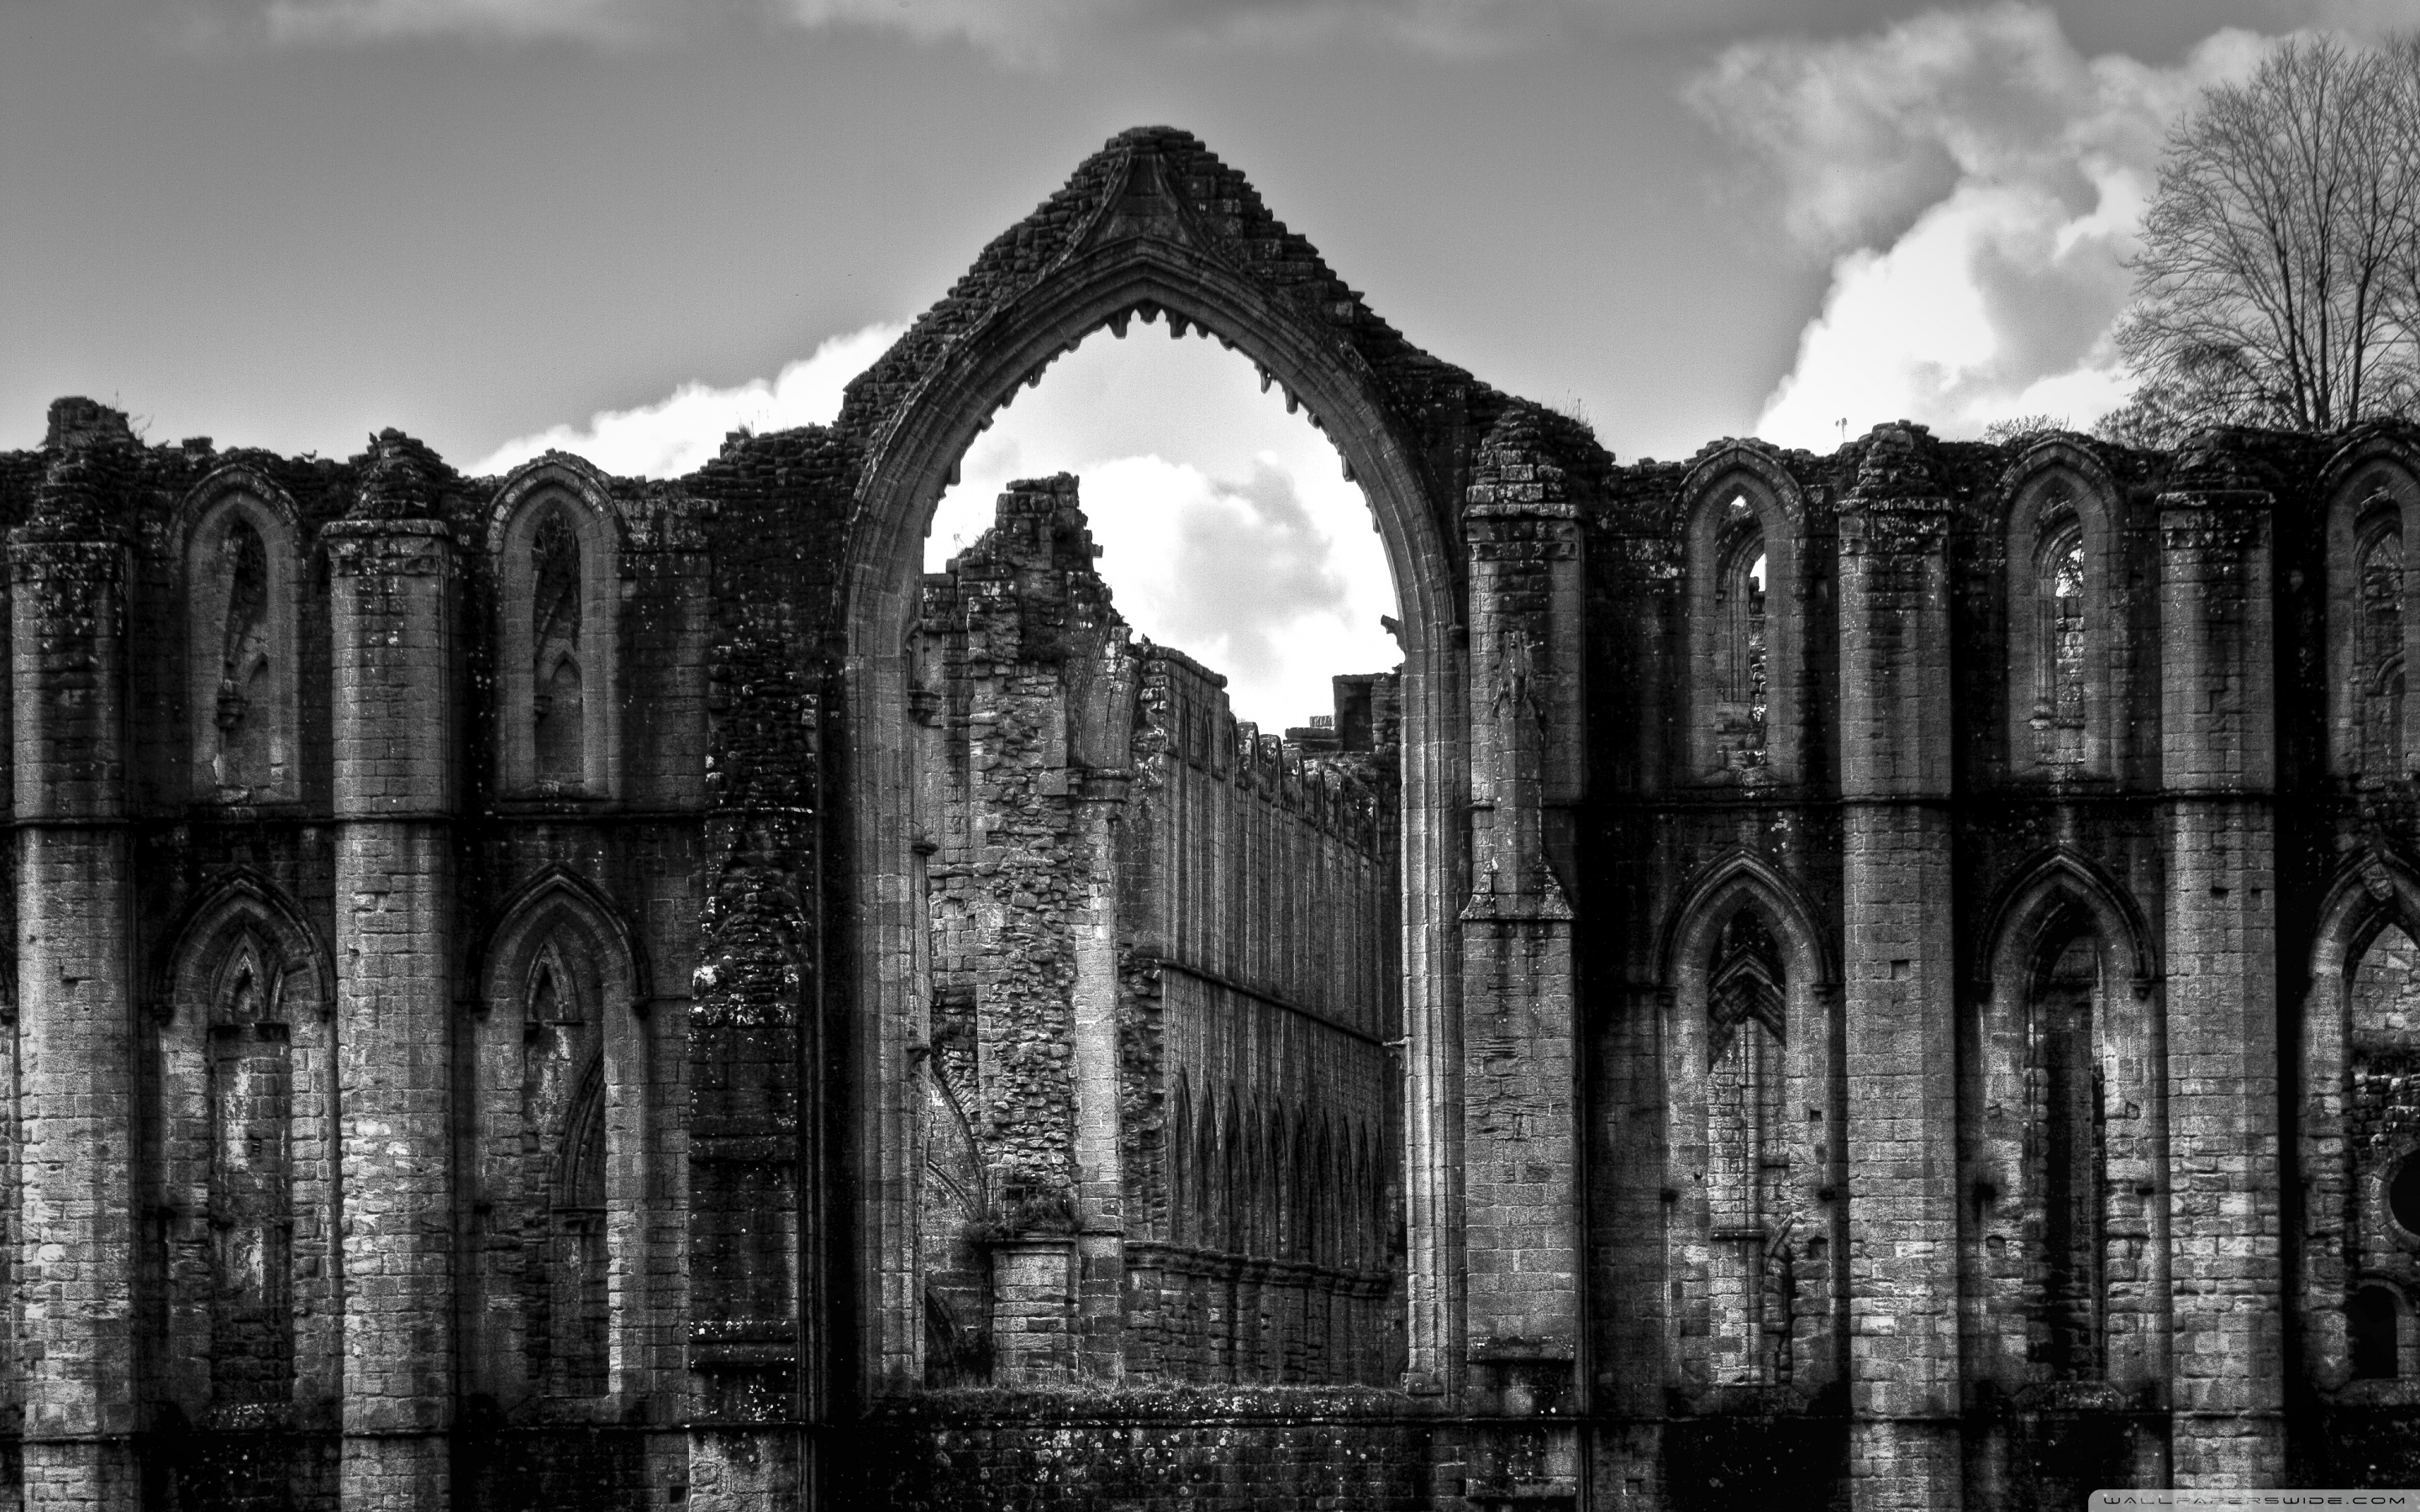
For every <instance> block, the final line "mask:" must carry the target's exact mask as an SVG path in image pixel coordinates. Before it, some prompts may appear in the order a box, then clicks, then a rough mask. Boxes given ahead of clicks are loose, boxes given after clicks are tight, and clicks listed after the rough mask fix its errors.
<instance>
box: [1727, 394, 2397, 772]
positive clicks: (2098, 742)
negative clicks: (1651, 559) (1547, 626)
mask: <svg viewBox="0 0 2420 1512" xmlns="http://www.w3.org/2000/svg"><path fill="white" fill-rule="evenodd" d="M2334 471H2335V474H2336V475H2337V476H2339V477H2340V478H2341V479H2342V480H2343V481H2341V482H2340V483H2339V484H2338V485H2337V486H2336V487H2335V494H2334V501H2333V502H2332V503H2331V505H2330V508H2329V517H2330V520H2331V526H2330V531H2331V540H2330V548H2329V558H2328V561H2329V571H2330V574H2331V577H2332V580H2334V581H2335V582H2336V583H2338V584H2339V585H2341V588H2340V591H2339V592H2337V593H2336V594H2334V595H2333V596H2332V598H2331V600H2330V605H2329V610H2328V612H2329V616H2330V619H2331V622H2332V624H2333V625H2336V626H2337V633H2336V634H2335V635H2334V636H2333V638H2332V640H2331V645H2332V647H2333V650H2332V655H2331V659H2330V668H2331V687H2332V688H2333V689H2334V692H2333V694H2332V705H2333V708H2334V711H2335V712H2334V716H2333V724H2334V726H2335V769H2336V770H2338V771H2339V772H2342V773H2344V774H2346V775H2365V774H2366V775H2388V776H2401V775H2403V774H2404V769H2405V765H2406V762H2407V753H2406V750H2405V745H2406V741H2405V735H2404V729H2403V722H2404V717H2403V702H2404V694H2403V688H2404V672H2403V664H2404V657H2405V648H2404V637H2405V629H2404V626H2405V624H2406V621H2407V618H2408V617H2407V616H2406V615H2405V613H2404V610H2403V595H2404V583H2403V558H2402V550H2403V548H2402V515H2403V511H2404V510H2405V509H2406V508H2407V507H2411V506H2414V505H2420V478H2415V475H2414V472H2413V471H2412V469H2411V468H2409V467H2407V466H2406V465H2405V464H2404V462H2403V461H2402V460H2401V459H2400V457H2399V456H2398V455H2395V454H2392V453H2378V454H2370V455H2356V456H2355V457H2354V458H2353V459H2352V460H2350V462H2348V463H2346V464H2344V465H2342V466H2340V467H2338V468H2336V469H2335V470H2334ZM2004 487H2005V490H2006V492H2007V494H2008V496H2009V511H2008V516H2007V523H2006V527H2005V529H2006V553H2007V562H2008V567H2007V571H2008V601H2007V602H2008V631H2009V641H2008V647H2009V650H2008V682H2007V701H2006V710H2007V712H2006V731H2007V734H2006V742H2007V746H2006V748H2007V750H2008V756H2009V769H2010V770H2011V772H2012V773H2017V774H2025V773H2031V774H2034V775H2039V776H2045V777H2054V778H2076V777H2090V776H2102V775H2106V773H2107V770H2108V766H2109V763H2110V760H2111V758H2112V754H2113V751H2112V747H2113V744H2114V737H2113V731H2112V728H2111V725H2112V719H2113V717H2114V712H2115V704H2116V702H2118V698H2119V693H2118V690H2117V689H2115V688H2113V687H2111V679H2112V676H2113V671H2112V662H2113V657H2112V655H2111V653H2112V650H2113V649H2114V648H2113V645H2112V638H2113V637H2115V636H2118V635H2121V634H2122V633H2123V627H2122V626H2120V625H2118V609H2117V605H2116V596H2115V592H2114V585H2115V582H2116V580H2117V578H2118V571H2117V564H2116V563H2115V561H2114V557H2115V553H2116V551H2117V549H2118V532H2117V523H2118V501H2117V492H2116V489H2115V486H2114V485H2112V484H2111V483H2110V481H2109V480H2108V478H2107V476H2106V474H2105V473H2103V472H2102V470H2101V468H2100V466H2099V465H2098V463H2096V462H2094V461H2093V460H2092V458H2091V457H2090V456H2089V455H2088V454H2086V453H2084V452H2082V451H2081V450H2079V449H2077V448H2075V447H2073V446H2071V445H2069V444H2067V443H2059V442H2054V443H2048V444H2047V445H2046V446H2044V447H2042V448H2038V449H2037V451H2036V452H2035V453H2034V454H2031V455H2028V456H2027V457H2026V458H2025V459H2024V460H2023V461H2021V462H2020V463H2019V464H2018V466H2017V467H2016V468H2015V469H2014V470H2012V471H2011V475H2010V477H2009V480H2007V482H2006V483H2005V484H2004ZM1682 501H1683V503H1682V510H1683V518H1684V519H1685V520H1686V521H1687V530H1686V563H1685V571H1686V578H1687V582H1688V584H1689V587H1688V600H1687V624H1688V634H1689V640H1690V644H1689V663H1690V666H1689V673H1690V675H1689V685H1690V697H1689V702H1688V710H1689V718H1690V726H1691V737H1690V746H1689V753H1688V754H1689V760H1690V762H1691V764H1692V767H1693V769H1694V771H1695V772H1696V773H1697V774H1698V776H1699V778H1700V779H1712V780H1717V781H1724V780H1728V781H1738V782H1743V783H1748V784H1754V783H1758V782H1764V781H1788V780H1792V779H1795V778H1797V777H1798V776H1799V775H1800V772H1801V768H1802V765H1803V763H1802V756H1803V752H1802V751H1801V750H1800V748H1799V747H1800V744H1801V742H1802V740H1803V728H1802V726H1803V716H1804V712H1805V711H1804V710H1803V709H1802V708H1800V707H1799V702H1800V700H1799V697H1798V694H1799V688H1800V685H1801V683H1802V682H1803V679H1804V667H1805V662H1806V640H1807V627H1806V625H1805V621H1804V613H1803V610H1802V609H1800V608H1799V607H1798V606H1799V603H1800V601H1801V600H1802V598H1803V596H1804V592H1805V586H1806V585H1805V583H1804V582H1803V581H1802V580H1801V573H1800V571H1799V567H1798V557H1799V555H1800V551H1801V548H1802V545H1803V541H1804V539H1805V534H1806V528H1805V522H1806V509H1805V505H1804V502H1803V501H1802V499H1801V497H1800V492H1799V489H1798V486H1797V485H1796V484H1795V482H1794V481H1793V480H1792V478H1791V477H1790V475H1789V473H1788V472H1787V471H1784V470H1783V469H1782V468H1781V467H1780V466H1779V465H1778V464H1777V463H1776V462H1775V461H1773V460H1772V459H1771V458H1769V457H1767V456H1766V455H1764V454H1763V453H1762V452H1761V450H1760V449H1758V448H1755V447H1753V446H1750V445H1746V444H1740V445H1735V446H1734V447H1732V448H1730V450H1729V451H1727V452H1726V453H1725V454H1723V455H1720V456H1717V457H1716V458H1714V459H1713V460H1712V461H1710V462H1709V463H1708V464H1707V465H1706V466H1705V467H1702V468H1701V469H1700V470H1699V475H1698V477H1697V478H1696V479H1693V480H1692V481H1691V482H1690V483H1689V484H1687V485H1685V486H1684V488H1683V495H1682Z"/></svg>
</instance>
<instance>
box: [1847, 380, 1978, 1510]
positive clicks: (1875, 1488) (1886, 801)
mask: <svg viewBox="0 0 2420 1512" xmlns="http://www.w3.org/2000/svg"><path fill="white" fill-rule="evenodd" d="M1932 487H1933V485H1932V484H1931V480H1930V479H1929V478H1928V477H1927V476H1926V475H1925V471H1924V458H1923V457H1922V456H1921V455H1920V454H1919V452H1918V442H1917V438H1916V437H1915V436H1914V435H1912V434H1911V433H1909V432H1906V431H1894V430H1892V429H1890V428H1888V427H1885V429H1884V430H1883V431H1882V432H1880V433H1879V434H1878V435H1877V437H1876V438H1875V439H1874V441H1873V443H1872V447H1871V450H1870V451H1869V454H1868V455H1867V458H1866V461H1865V463H1864V466H1863V468H1862V469H1861V470H1860V471H1859V473H1858V476H1857V479H1856V485H1855V487H1854V490H1853V492H1852V493H1851V494H1850V496H1849V497H1848V498H1847V499H1846V500H1844V501H1843V502H1842V507H1841V512H1840V789H1841V794H1840V797H1841V803H1842V805H1843V807H1844V808H1845V809H1846V810H1847V813H1846V825H1845V829H1846V833H1845V835H1844V837H1843V841H1842V845H1843V851H1844V855H1843V857H1842V866H1843V874H1842V881H1841V899H1842V903H1841V908H1842V914H1843V916H1844V917H1843V920H1842V924H1843V927H1842V940H1843V944H1844V949H1843V955H1842V975H1843V978H1844V981H1845V996H1846V1007H1847V1028H1848V1074H1849V1079H1850V1082H1851V1084H1852V1085H1853V1086H1854V1087H1856V1088H1859V1091H1858V1093H1857V1095H1855V1096H1854V1097H1852V1098H1851V1099H1850V1101H1849V1115H1848V1134H1849V1182H1848V1198H1849V1211H1850V1233H1851V1236H1852V1238H1851V1242H1850V1243H1851V1247H1850V1260H1849V1266H1850V1288H1851V1291H1850V1303H1849V1308H1850V1318H1851V1330H1852V1335H1853V1337H1852V1340H1851V1345H1850V1349H1851V1354H1850V1362H1849V1392H1850V1401H1849V1406H1850V1412H1851V1429H1850V1431H1851V1441H1850V1447H1849V1453H1850V1457H1851V1458H1850V1469H1849V1473H1850V1477H1851V1479H1850V1486H1851V1489H1852V1491H1853V1493H1854V1498H1855V1504H1856V1506H1857V1508H1858V1512H1884V1509H1891V1512H1900V1509H1904V1512H1927V1509H1929V1512H1944V1509H1948V1508H1954V1507H1956V1506H1958V1505H1959V1501H1960V1469H1959V1426H1958V1408H1959V1334H1958V1324H1959V1320H1958V1307H1957V1295H1958V1273H1957V1261H1956V1256H1957V1243H1956V1241H1957V1234H1958V1212H1957V1202H1958V1195H1957V1165H1956V1159H1955V1149H1956V1140H1955V1136H1954V1118H1955V1099H1956V1066H1955V1058H1956V1054H1955V1053H1956V1046H1955V1041H1954V1038H1953V1034H1952V1024H1953V1019H1952V1008H1953V1004H1954V1002H1955V995H1956V981H1957V967H1956V962H1955V959H1954V954H1953V938H1952V934H1951V920H1950V914H1949V910H1948V908H1947V906H1946V902H1947V899H1948V898H1949V896H1950V831H1949V816H1948V812H1947V799H1948V797H1949V784H1950V771H1949V749H1950V745H1949V730H1950V717H1951V704H1950V665H1949V571H1948V558H1947V553H1948V512H1947V502H1946V501H1944V500H1942V499H1941V498H1939V497H1937V496H1936V495H1935V494H1934V493H1932V492H1931V488H1932Z"/></svg>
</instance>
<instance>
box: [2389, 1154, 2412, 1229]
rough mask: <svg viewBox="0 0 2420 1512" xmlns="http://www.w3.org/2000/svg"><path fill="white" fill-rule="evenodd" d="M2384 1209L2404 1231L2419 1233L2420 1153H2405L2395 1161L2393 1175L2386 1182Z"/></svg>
mask: <svg viewBox="0 0 2420 1512" xmlns="http://www.w3.org/2000/svg"><path fill="white" fill-rule="evenodd" d="M2386 1211H2388V1212H2389V1213H2391V1214H2393V1215H2394V1218H2395V1221H2396V1222H2397V1223H2398V1224H2401V1225H2402V1226H2403V1231H2404V1232H2405V1233H2407V1234H2420V1155H2406V1156H2404V1157H2403V1159H2402V1160H2401V1161H2399V1162H2397V1165H2396V1167H2395V1176H2394V1178H2393V1179H2392V1180H2389V1181H2388V1182H2387V1183H2386Z"/></svg>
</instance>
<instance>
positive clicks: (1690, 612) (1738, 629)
mask: <svg viewBox="0 0 2420 1512" xmlns="http://www.w3.org/2000/svg"><path fill="white" fill-rule="evenodd" d="M1788 487H1789V484H1788V480H1787V478H1786V477H1785V476H1783V475H1782V474H1780V473H1778V472H1777V471H1774V470H1772V469H1770V468H1769V467H1768V466H1767V465H1766V464H1765V462H1764V461H1763V460H1762V459H1761V458H1758V457H1749V458H1747V459H1746V460H1745V461H1734V462H1730V463H1724V464H1720V465H1718V466H1716V467H1715V470H1714V472H1713V473H1712V474H1711V475H1710V477H1709V478H1708V481H1707V482H1706V483H1705V484H1703V485H1702V486H1692V487H1691V489H1690V491H1689V492H1688V493H1686V494H1684V496H1683V500H1684V507H1685V508H1686V509H1687V510H1688V512H1689V513H1688V516H1687V518H1688V521H1689V527H1688V537H1687V553H1688V556H1687V578H1686V582H1685V586H1684V594H1685V601H1684V603H1683V606H1682V607H1683V624H1684V625H1685V627H1686V632H1687V636H1688V654H1689V705H1688V737H1689V738H1688V750H1687V761H1688V763H1689V765H1690V767H1691V769H1692V772H1693V775H1694V777H1695V779H1696V780H1699V781H1703V782H1717V783H1738V784H1745V785H1759V784H1762V783H1767V782H1776V781H1789V780H1792V779H1795V778H1796V777H1797V776H1798V775H1799V774H1798V768H1797V757H1798V747H1797V731H1798V728H1799V722H1800V714H1799V712H1798V710H1797V707H1796V704H1795V702H1794V699H1795V696H1796V695H1795V692H1794V689H1795V688H1796V687H1797V684H1796V683H1795V682H1794V681H1793V676H1792V669H1793V668H1794V667H1795V666H1796V664H1797V663H1796V656H1797V651H1796V649H1795V648H1796V647H1797V645H1798V643H1799V633H1800V630H1801V628H1802V625H1801V621H1802V618H1803V616H1802V615H1801V613H1800V612H1799V610H1800V600H1801V599H1802V598H1803V597H1804V594H1803V593H1802V592H1801V590H1800V587H1799V585H1798V584H1797V582H1796V579H1795V577H1794V575H1793V563H1794V562H1795V561H1796V555H1795V552H1796V542H1797V536H1796V507H1795V503H1794V499H1795V496H1794V494H1789V493H1787V492H1785V490H1787V489H1788Z"/></svg>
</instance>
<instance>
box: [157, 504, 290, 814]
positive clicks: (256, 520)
mask: <svg viewBox="0 0 2420 1512" xmlns="http://www.w3.org/2000/svg"><path fill="white" fill-rule="evenodd" d="M293 556H294V536H293V531H292V527H291V526H290V524H289V523H288V522H287V519H286V518H285V517H284V516H283V515H282V514H281V513H280V512H279V511H278V510H276V509H274V508H272V507H271V506H270V505H269V504H268V503H266V502H264V501H262V500H261V499H259V498H258V497H256V496H255V495H253V494H251V493H247V492H228V493H225V494H223V495H221V496H220V498H219V499H218V501H216V502H215V503H213V504H211V505H210V506H209V507H208V508H206V509H204V510H203V511H202V512H201V514H200V515H199V516H198V517H197V518H196V519H195V520H194V525H193V527H192V529H191V531H190V532H189V533H188V536H187V541H186V547H185V562H184V566H185V593H186V640H187V645H188V651H187V655H188V657H189V663H190V668H191V671H190V675H189V678H188V701H189V708H190V711H191V715H192V721H193V730H194V741H193V757H194V787H195V789H196V793H197V795H199V796H202V797H206V798H210V799H215V800H217V801H219V802H222V803H258V802H264V801H274V800H278V799H284V798H290V797H293V796H295V795H296V794H295V782H294V776H295V770H296V752H295V748H294V743H295V729H296V717H295V687H296V680H295V669H294V655H295V638H294V630H293V601H294V594H293Z"/></svg>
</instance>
